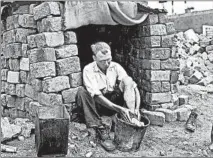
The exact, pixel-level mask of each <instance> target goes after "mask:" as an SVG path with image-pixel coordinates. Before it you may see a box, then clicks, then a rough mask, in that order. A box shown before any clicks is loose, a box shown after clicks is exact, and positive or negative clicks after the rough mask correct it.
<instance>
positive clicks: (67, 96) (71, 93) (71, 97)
mask: <svg viewBox="0 0 213 158" xmlns="http://www.w3.org/2000/svg"><path fill="white" fill-rule="evenodd" d="M77 92H78V87H77V88H70V89H68V90H64V91H62V97H63V101H64V103H65V104H67V103H73V102H75V101H76V100H75V97H76V94H77Z"/></svg>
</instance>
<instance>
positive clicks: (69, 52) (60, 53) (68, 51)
mask: <svg viewBox="0 0 213 158" xmlns="http://www.w3.org/2000/svg"><path fill="white" fill-rule="evenodd" d="M55 53H56V58H57V59H60V58H68V57H71V56H76V55H78V47H77V45H75V44H71V45H64V46H61V47H58V48H55Z"/></svg>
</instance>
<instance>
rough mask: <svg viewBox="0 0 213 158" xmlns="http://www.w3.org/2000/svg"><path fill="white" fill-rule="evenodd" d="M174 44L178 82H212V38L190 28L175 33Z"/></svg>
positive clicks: (203, 83)
mask: <svg viewBox="0 0 213 158" xmlns="http://www.w3.org/2000/svg"><path fill="white" fill-rule="evenodd" d="M175 45H176V51H177V54H178V56H179V58H180V75H179V82H180V84H181V85H187V84H197V85H202V86H207V85H209V84H213V39H212V38H210V37H209V38H208V37H206V36H204V35H202V34H201V35H198V34H196V33H195V32H194V31H193V30H192V29H190V30H187V31H185V32H179V33H177V34H176V35H175Z"/></svg>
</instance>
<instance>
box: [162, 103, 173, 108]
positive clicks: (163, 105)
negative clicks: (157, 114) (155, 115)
mask: <svg viewBox="0 0 213 158" xmlns="http://www.w3.org/2000/svg"><path fill="white" fill-rule="evenodd" d="M160 105H161V108H163V109H170V108H172V107H173V105H174V104H173V103H164V104H160Z"/></svg>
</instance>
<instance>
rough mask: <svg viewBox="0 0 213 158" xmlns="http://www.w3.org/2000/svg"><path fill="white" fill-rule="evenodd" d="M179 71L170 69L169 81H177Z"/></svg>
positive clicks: (173, 82)
mask: <svg viewBox="0 0 213 158" xmlns="http://www.w3.org/2000/svg"><path fill="white" fill-rule="evenodd" d="M179 74H180V72H179V71H171V76H170V82H171V83H172V84H175V83H177V81H178V79H179Z"/></svg>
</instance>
